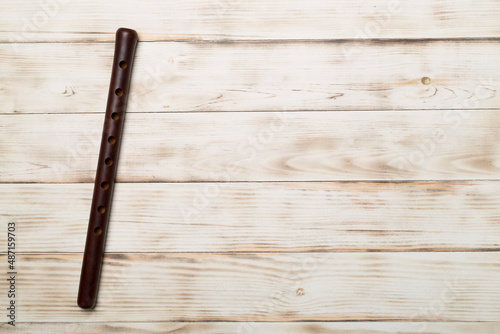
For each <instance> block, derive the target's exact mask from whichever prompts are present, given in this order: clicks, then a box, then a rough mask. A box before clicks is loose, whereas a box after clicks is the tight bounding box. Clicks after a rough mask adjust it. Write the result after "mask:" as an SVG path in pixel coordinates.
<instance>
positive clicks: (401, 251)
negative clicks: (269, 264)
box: [0, 246, 500, 256]
mask: <svg viewBox="0 0 500 334" xmlns="http://www.w3.org/2000/svg"><path fill="white" fill-rule="evenodd" d="M430 249H432V248H429V249H426V250H418V249H417V250H407V249H403V250H385V249H383V248H377V249H373V250H366V249H360V250H359V251H356V250H352V249H347V250H339V251H332V250H325V251H318V250H314V251H300V252H299V251H289V252H287V251H274V252H270V251H262V252H259V251H236V252H233V251H228V252H223V251H220V252H110V253H108V252H105V253H104V254H105V255H108V256H109V255H123V254H128V255H149V254H150V255H158V254H163V255H182V254H186V255H207V254H210V255H249V254H258V255H290V254H307V255H309V254H336V253H343V254H359V253H378V254H380V253H389V254H392V253H464V254H466V253H495V252H499V253H500V246H499V248H484V249H470V250H469V249H467V250H465V249H450V250H442V249H439V250H437V251H432V250H430ZM0 255H7V253H5V252H1V253H0ZM16 255H44V256H45V255H58V256H59V255H82V256H83V251H82V252H62V253H34V252H17V253H16Z"/></svg>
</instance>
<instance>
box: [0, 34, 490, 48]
mask: <svg viewBox="0 0 500 334" xmlns="http://www.w3.org/2000/svg"><path fill="white" fill-rule="evenodd" d="M1 33H19V32H18V31H0V34H1ZM40 33H43V32H40ZM57 33H60V32H57ZM82 34H100V33H92V32H85V33H82ZM102 35H105V33H102ZM109 35H110V36H114V34H109ZM200 36H203V35H202V34H200ZM139 38H140V35H139ZM476 41H478V42H479V41H481V42H498V41H500V36H487V37H452V38H449V37H436V38H418V37H416V38H362V37H361V38H339V39H331V38H330V39H324V38H318V39H314V38H312V39H304V38H300V39H294V38H290V39H285V38H279V39H230V38H226V39H171V40H170V39H167V40H161V39H158V40H143V41H141V40H139V42H140V43H193V44H203V43H214V44H230V43H255V44H257V43H258V44H261V43H262V44H269V43H287V44H293V43H301V44H303V43H353V42H365V43H429V42H476ZM89 43H96V44H114V41H112V40H110V41H98V40H93V39H87V40H75V41H23V42H20V41H13V42H7V41H1V42H0V45H2V44H5V45H10V44H89Z"/></svg>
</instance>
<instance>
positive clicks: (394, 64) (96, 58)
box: [0, 40, 500, 113]
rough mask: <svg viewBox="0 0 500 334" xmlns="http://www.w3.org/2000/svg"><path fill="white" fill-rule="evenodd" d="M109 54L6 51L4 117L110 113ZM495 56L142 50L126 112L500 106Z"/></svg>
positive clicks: (371, 48) (309, 46)
mask: <svg viewBox="0 0 500 334" xmlns="http://www.w3.org/2000/svg"><path fill="white" fill-rule="evenodd" d="M112 56H113V44H111V43H81V44H75V43H69V44H68V43H42V44H32V43H28V44H15V45H11V44H3V45H0V57H1V58H2V62H3V64H2V65H3V66H2V71H0V91H1V92H2V96H3V98H2V100H1V101H0V112H1V113H75V112H97V111H101V110H104V107H105V101H106V92H107V90H108V85H109V77H110V66H111V63H112ZM499 57H500V44H499V43H496V42H493V41H488V40H487V41H465V42H464V41H429V40H425V41H415V42H409V41H362V42H352V41H335V42H313V41H309V42H281V43H267V42H224V43H195V42H192V43H180V42H179V43H174V42H170V43H168V42H161V43H140V45H139V47H138V50H137V59H136V62H135V63H136V64H135V65H134V73H133V75H132V84H131V92H130V98H129V106H128V109H127V111H128V112H132V113H133V112H150V111H172V112H180V111H184V112H188V111H283V110H288V111H306V110H312V111H314V110H407V109H412V110H414V109H419V110H422V109H427V110H428V109H483V108H497V107H498V105H499V104H500V95H499V94H497V91H498V90H500V81H499V80H498V75H499V73H500V63H499V62H496V61H492V60H493V59H498V58H499ZM62 59H64V61H61V60H62ZM424 77H428V78H429V79H430V82H429V84H427V85H426V84H424V83H423V82H422V78H424ZM424 81H425V80H424ZM425 82H427V81H425Z"/></svg>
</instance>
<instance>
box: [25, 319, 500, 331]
mask: <svg viewBox="0 0 500 334" xmlns="http://www.w3.org/2000/svg"><path fill="white" fill-rule="evenodd" d="M16 329H17V330H18V331H21V332H23V333H26V334H45V333H46V334H49V333H50V334H53V333H68V334H96V333H103V332H104V333H114V332H119V333H144V334H153V333H166V334H167V333H172V334H174V333H175V334H199V333H203V334H283V333H286V334H305V333H311V334H415V333H432V334H470V333H488V334H497V333H499V332H500V323H498V322H444V323H443V322H440V323H436V322H362V321H356V322H291V323H276V322H274V323H272V322H115V323H109V322H105V323H97V324H93V323H88V322H84V323H82V322H75V323H40V322H39V323H19V324H17V325H16Z"/></svg>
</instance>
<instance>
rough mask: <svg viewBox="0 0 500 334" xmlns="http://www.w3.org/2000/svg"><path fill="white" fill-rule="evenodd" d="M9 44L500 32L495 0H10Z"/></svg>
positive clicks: (5, 34)
mask: <svg viewBox="0 0 500 334" xmlns="http://www.w3.org/2000/svg"><path fill="white" fill-rule="evenodd" d="M0 13H4V15H3V16H2V23H3V28H2V30H1V34H0V41H1V42H6V41H7V42H33V41H51V42H52V41H74V42H80V41H110V40H112V39H113V32H114V31H115V30H116V28H117V27H120V26H128V27H131V28H136V29H138V31H139V33H140V39H141V40H143V41H144V40H147V41H157V40H188V39H189V40H231V39H336V38H357V39H366V38H462V37H468V38H471V37H497V36H498V35H499V34H500V26H499V23H498V16H499V15H500V7H499V6H498V2H496V1H495V0H479V1H473V0H465V1H451V0H446V1H439V2H436V1H432V0H421V1H419V2H418V3H415V2H413V1H400V0H376V1H369V0H358V1H349V0H340V1H321V0H312V1H300V0H288V1H282V0H272V1H269V0H257V1H252V2H248V1H242V0H218V1H210V0H187V1H182V2H174V1H161V0H156V1H146V2H137V1H132V0H121V1H116V0H113V1H106V2H105V3H103V2H99V1H97V0H90V1H86V2H85V3H81V2H76V1H71V2H70V1H68V0H52V1H49V0H46V1H41V2H30V1H27V0H25V1H14V0H3V1H2V2H1V3H0Z"/></svg>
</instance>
